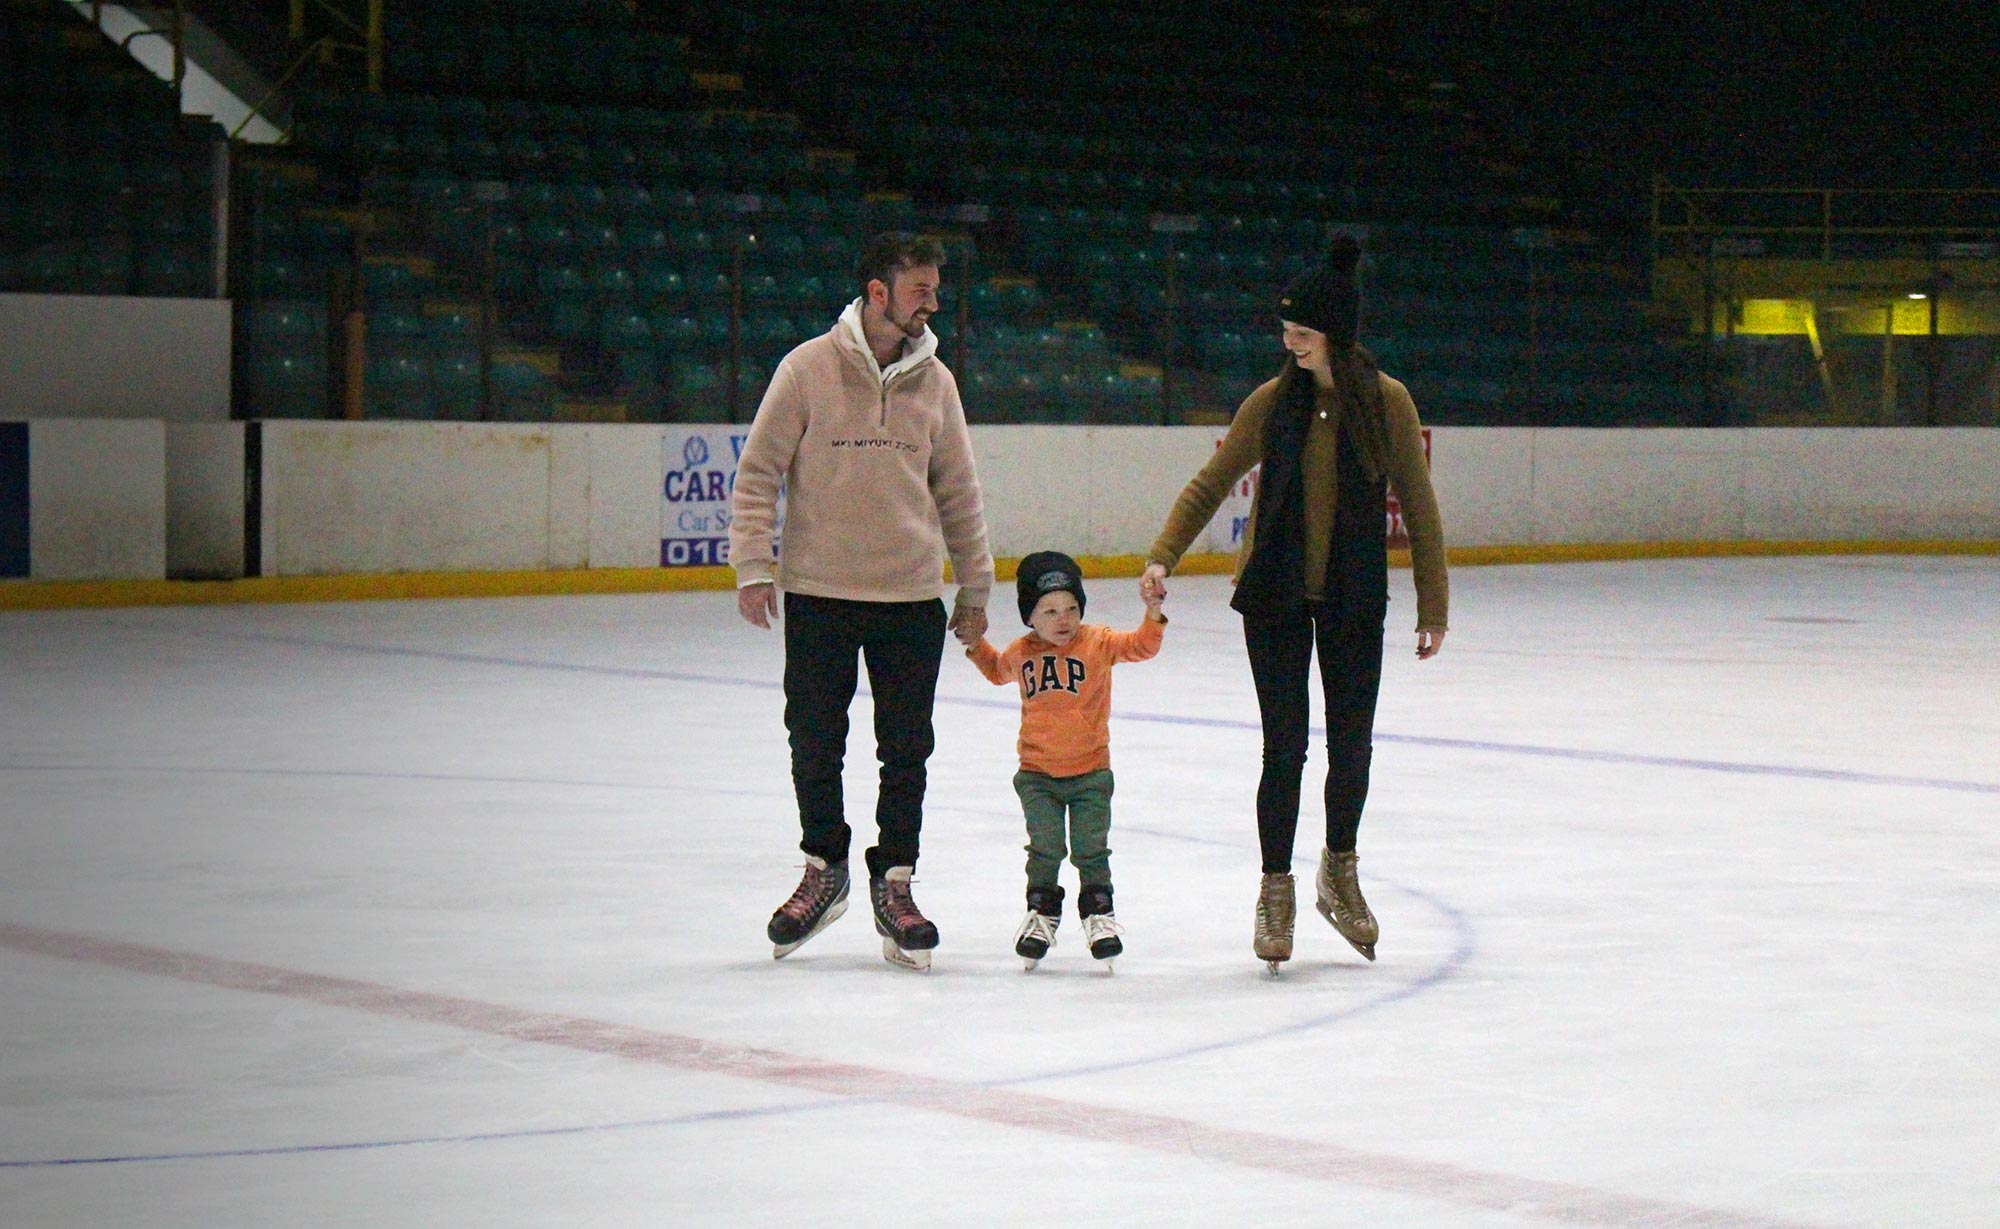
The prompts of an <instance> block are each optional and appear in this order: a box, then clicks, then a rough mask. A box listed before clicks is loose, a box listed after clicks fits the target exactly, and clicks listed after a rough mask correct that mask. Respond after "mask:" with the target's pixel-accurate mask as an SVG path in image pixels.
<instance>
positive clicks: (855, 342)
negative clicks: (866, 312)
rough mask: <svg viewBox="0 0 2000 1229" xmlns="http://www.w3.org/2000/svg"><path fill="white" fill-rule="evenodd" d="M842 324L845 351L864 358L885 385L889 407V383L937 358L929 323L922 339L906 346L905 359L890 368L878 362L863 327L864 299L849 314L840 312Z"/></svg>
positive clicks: (841, 330) (853, 304)
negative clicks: (862, 305) (862, 310)
mask: <svg viewBox="0 0 2000 1229" xmlns="http://www.w3.org/2000/svg"><path fill="white" fill-rule="evenodd" d="M840 325H841V327H840V338H841V340H842V341H843V342H844V343H846V346H845V348H846V349H847V350H848V351H850V352H851V353H853V354H855V355H856V356H858V357H859V358H860V360H861V362H862V363H863V364H864V365H865V366H866V367H867V368H868V372H869V374H870V375H872V376H874V377H875V382H876V383H878V384H880V385H881V386H882V388H883V390H884V391H883V394H882V395H883V398H884V403H885V404H886V401H887V397H888V391H887V390H888V387H889V381H891V380H893V379H895V378H896V377H897V376H899V375H901V374H903V373H904V372H906V371H908V370H910V369H911V368H912V367H915V366H917V365H918V364H920V363H924V362H928V361H929V360H930V359H932V358H934V357H936V356H937V349H938V339H937V334H936V333H933V332H931V326H930V325H928V324H927V325H925V326H924V335H923V336H922V337H919V338H917V339H916V340H915V341H905V342H904V343H903V357H901V358H899V359H897V360H896V361H895V362H893V363H891V364H889V365H888V366H887V367H884V366H882V364H880V363H878V362H876V361H875V351H874V350H873V349H871V348H870V347H869V345H868V335H867V333H865V332H863V331H862V328H861V300H860V299H858V298H857V299H855V300H854V302H852V303H849V304H848V305H847V310H846V311H843V312H841V313H840Z"/></svg>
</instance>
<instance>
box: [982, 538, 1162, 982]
mask: <svg viewBox="0 0 2000 1229" xmlns="http://www.w3.org/2000/svg"><path fill="white" fill-rule="evenodd" d="M1015 586H1016V588H1017V589H1018V591H1019V595H1020V599H1021V621H1022V622H1024V623H1026V624H1027V625H1028V626H1029V627H1031V628H1033V629H1034V630H1033V631H1032V632H1031V633H1030V634H1028V635H1026V636H1023V637H1021V638H1020V639H1019V640H1016V641H1015V642H1014V643H1012V644H1010V645H1008V646H1007V647H1006V648H1005V649H1004V650H1001V651H999V652H995V651H994V649H993V646H992V645H990V644H987V643H986V639H985V637H983V636H981V637H979V638H978V639H977V641H976V642H973V641H970V640H969V641H968V642H967V647H966V650H965V655H966V656H967V657H970V658H971V659H972V663H973V664H974V665H976V666H978V667H979V672H980V673H981V674H984V675H985V676H986V677H987V678H988V679H989V680H991V681H992V682H994V683H996V684H1005V683H1008V682H1018V683H1019V684H1020V686H1021V743H1020V750H1021V771H1019V772H1017V773H1015V774H1014V792H1015V793H1017V794H1019V795H1020V796H1021V810H1022V812H1023V814H1025V816H1026V817H1027V821H1028V916H1027V917H1026V918H1024V919H1023V920H1022V922H1021V929H1020V931H1019V933H1017V934H1016V935H1015V936H1014V951H1015V952H1016V953H1017V954H1019V955H1020V956H1022V957H1024V958H1025V959H1026V960H1027V962H1028V967H1029V968H1031V969H1032V968H1034V967H1035V964H1036V963H1037V962H1038V961H1040V960H1041V958H1042V957H1043V956H1046V955H1048V952H1049V948H1051V947H1053V946H1054V945H1055V941H1056V926H1057V924H1058V923H1059V922H1061V920H1062V903H1063V890H1062V886H1061V885H1060V884H1058V883H1057V882H1056V872H1057V871H1058V870H1059V869H1061V867H1062V860H1063V855H1064V852H1065V849H1064V843H1063V837H1064V832H1065V828H1067V832H1068V837H1069V844H1068V853H1069V857H1070V860H1071V861H1072V862H1074V863H1075V864H1076V872H1077V880H1078V883H1077V894H1076V911H1077V914H1078V916H1079V917H1080V918H1081V919H1082V921H1083V935H1084V941H1085V942H1087V943H1088V944H1089V945H1090V954H1091V955H1092V956H1095V957H1096V958H1097V959H1099V960H1109V959H1110V958H1111V957H1113V956H1116V955H1118V954H1119V953H1120V952H1122V951H1124V950H1125V945H1124V942H1123V941H1122V940H1121V939H1119V937H1118V936H1119V934H1120V933H1121V932H1120V930H1119V926H1118V919H1117V917H1116V916H1115V915H1113V913H1112V911H1111V848H1110V845H1109V844H1108V841H1109V839H1110V834H1111V725H1110V718H1111V667H1112V666H1113V665H1115V664H1116V663H1118V662H1121V661H1144V660H1146V659H1147V658H1148V657H1151V656H1152V655H1153V654H1155V653H1157V652H1159V651H1160V640H1161V637H1162V636H1163V635H1164V634H1165V629H1166V623H1167V619H1166V616H1165V615H1163V614H1161V613H1160V600H1161V599H1160V597H1158V596H1150V597H1148V598H1147V599H1146V615H1145V618H1144V619H1143V620H1142V621H1141V622H1140V624H1139V627H1138V630H1136V631H1130V632H1118V631H1113V630H1111V629H1110V628H1108V627H1104V626H1102V625H1100V624H1096V623H1085V622H1084V621H1083V573H1082V572H1080V571H1078V569H1077V566H1076V560H1074V559H1072V558H1070V557H1069V556H1068V555H1065V554H1061V553H1059V552H1057V551H1037V552H1036V553H1034V554H1032V555H1029V556H1028V557H1027V558H1025V559H1023V560H1021V566H1020V569H1019V571H1018V574H1017V576H1016V579H1015ZM1149 592H1150V591H1149ZM1065 812H1067V824H1065Z"/></svg>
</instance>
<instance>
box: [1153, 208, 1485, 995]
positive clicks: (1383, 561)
mask: <svg viewBox="0 0 2000 1229" xmlns="http://www.w3.org/2000/svg"><path fill="white" fill-rule="evenodd" d="M1359 257H1360V249H1359V248H1358V247H1357V246H1356V244H1355V243H1354V241H1353V240H1352V239H1348V238H1345V237H1342V238H1338V239H1336V240H1334V242H1333V245H1332V246H1331V247H1330V248H1329V249H1328V252H1327V257H1326V262H1325V263H1324V264H1322V265H1321V266H1320V267H1318V268H1316V269H1314V270H1312V271H1311V272H1309V273H1307V274H1306V275H1304V276H1303V277H1301V278H1299V279H1298V280H1297V281H1295V282H1293V283H1292V285H1291V286H1290V287H1289V288H1287V290H1286V291H1285V294H1284V297H1283V298H1281V299H1279V300H1278V315H1279V318H1280V321H1281V323H1282V325H1283V329H1284V344H1285V350H1286V351H1287V357H1286V359H1285V365H1284V367H1283V368H1282V369H1281V370H1280V371H1279V373H1278V375H1277V377H1276V378H1275V379H1272V380H1269V381H1267V382H1265V383H1264V384H1263V385H1261V386H1260V387H1259V388H1257V390H1256V391H1254V392H1252V393H1251V394H1250V396H1249V397H1247V398H1246V399H1245V400H1244V402H1243V405H1242V407H1241V408H1240V409H1238V410H1237V412H1236V418H1235V421H1234V422H1233V423H1231V425H1230V428H1229V434H1228V435H1227V437H1225V438H1224V439H1223V441H1222V446H1221V447H1220V448H1218V449H1217V450H1216V453H1215V456H1214V457H1213V458H1212V459H1211V460H1210V461H1209V462H1208V464H1207V465H1204V466H1203V467H1202V469H1201V472H1200V473H1198V474H1196V475H1195V476H1194V479H1193V480H1192V481H1191V482H1189V483H1188V485H1187V489H1185V490H1183V491H1182V492H1181V495H1180V498H1179V499H1177V500H1175V501H1174V507H1173V511H1172V512H1170V513H1169V514H1168V516H1167V524H1166V527H1165V528H1164V529H1162V530H1161V531H1160V536H1159V538H1158V540H1157V541H1155V542H1154V543H1153V547H1152V549H1151V551H1149V552H1148V554H1147V564H1146V569H1145V572H1144V573H1143V574H1142V575H1141V577H1140V581H1139V588H1140V593H1141V595H1142V596H1145V597H1150V596H1151V595H1153V594H1164V593H1165V591H1166V583H1165V582H1166V577H1167V575H1168V574H1169V573H1170V572H1172V571H1173V569H1174V566H1175V565H1176V564H1177V563H1179V562H1180V558H1181V555H1182V553H1183V552H1185V551H1186V550H1187V547H1188V543H1190V542H1191V541H1193V540H1194V536H1195V535H1196V534H1197V533H1200V532H1201V531H1202V529H1203V528H1204V527H1205V526H1207V524H1208V522H1209V519H1210V518H1211V517H1213V516H1214V515H1215V510H1216V508H1217V507H1218V506H1219V505H1220V504H1221V502H1222V498H1223V496H1224V495H1225V494H1227V493H1228V491H1229V490H1230V488H1231V487H1233V486H1234V485H1235V484H1236V483H1237V482H1238V481H1239V480H1240V479H1241V478H1242V477H1243V475H1244V474H1246V473H1248V472H1249V471H1250V469H1251V467H1252V466H1257V465H1261V466H1262V467H1263V468H1262V470H1261V471H1260V476H1259V478H1258V483H1257V496H1256V502H1255V504H1254V505H1253V507H1252V509H1251V514H1250V524H1249V527H1248V528H1247V529H1246V530H1245V531H1244V534H1243V546H1242V549H1241V551H1240V552H1239V553H1238V555H1237V562H1236V594H1235V596H1234V597H1233V598H1232V599H1231V601H1230V605H1231V606H1232V607H1234V608H1235V609H1236V610H1237V611H1238V612H1239V613H1240V614H1242V616H1243V638H1244V641H1245V643H1246V644H1247V645H1248V647H1249V650H1250V673H1251V677H1252V678H1253V679H1254V680H1255V683H1256V687H1257V707H1258V709H1259V711H1260V713H1261V715H1262V717H1263V725H1264V775H1263V779H1262V781H1261V782H1260V783H1259V784H1258V786H1257V836H1258V841H1259V843H1260V844H1261V845H1262V847H1263V860H1264V877H1263V881H1262V883H1261V885H1260V886H1259V889H1258V892H1257V929H1256V939H1255V949H1256V952H1257V957H1258V959H1260V960H1264V961H1266V962H1268V963H1269V964H1270V966H1271V971H1272V972H1273V973H1275V972H1277V971H1278V966H1279V964H1280V963H1281V962H1283V961H1286V960H1289V959H1291V956H1292V925H1293V919H1294V916H1295V913H1296V904H1295V895H1294V885H1293V879H1292V873H1291V871H1292V844H1293V839H1294V837H1295V836H1296V834H1297V831H1298V823H1299V781H1300V778H1301V777H1302V776H1303V774H1304V771H1305V762H1306V734H1307V694H1308V693H1307V685H1308V679H1309V674H1310V669H1311V664H1312V655H1313V649H1314V646H1315V645H1317V646H1318V649H1319V663H1320V665H1319V671H1320V683H1321V686H1322V687H1323V688H1324V689H1325V692H1326V729H1327V753H1328V754H1327V759H1328V764H1327V774H1326V845H1325V848H1324V849H1322V850H1321V853H1320V864H1319V875H1318V878H1317V881H1316V883H1315V888H1316V892H1315V895H1316V897H1317V906H1318V909H1319V912H1320V914H1321V916H1323V917H1325V918H1326V920H1327V921H1329V922H1331V923H1332V924H1333V926H1334V929H1336V930H1338V931H1339V932H1340V934H1341V937H1342V938H1344V939H1346V940H1347V941H1348V942H1349V943H1351V944H1353V945H1354V948H1355V950H1357V951H1359V952H1360V953H1361V954H1362V955H1363V956H1366V957H1367V958H1368V959H1370V960H1373V959H1375V942H1376V939H1377V937H1378V927H1377V925H1376V922H1375V917H1374V915H1373V914H1372V913H1370V912H1369V909H1368V902H1367V900H1366V899H1364V898H1363V897H1362V895H1361V883H1360V880H1359V878H1358V877H1357V875H1356V869H1355V852H1354V846H1355V834H1356V831H1357V829H1358V828H1359V827H1360V823H1361V808H1362V804H1363V803H1364V802H1365V801H1366V800H1367V796H1368V763H1369V757H1370V752H1371V742H1372V737H1373V730H1374V725H1375V697H1376V693H1377V691H1378V690H1379V688H1380V686H1381V681H1382V627H1383V621H1384V616H1385V615H1386V614H1387V608H1388V601H1389V581H1388V547H1387V542H1386V536H1387V535H1386V532H1385V530H1386V524H1387V521H1386V517H1385V514H1384V499H1385V496H1386V494H1387V491H1388V489H1390V488H1393V489H1394V490H1395V492H1396V495H1397V497H1398V498H1399V499H1400V500H1401V501H1402V506H1403V518H1404V521H1405V523H1406V524H1407V525H1408V527H1409V533H1410V554H1411V558H1412V562H1413V565H1414V569H1415V572H1416V586H1417V657H1418V658H1419V659H1428V658H1430V657H1433V656H1435V655H1436V654H1437V652H1438V650H1439V648H1441V647H1442V646H1443V644H1444V637H1445V610H1446V601H1447V585H1446V579H1445V566H1444V529H1443V525H1442V523H1441V522H1440V519H1439V517H1438V510H1437V500H1436V497H1435V496H1434V495H1433V494H1432V493H1431V483H1430V472H1429V468H1428V466H1427V463H1426V460H1425V457H1424V446H1423V427H1422V424H1420V423H1419V422H1418V421H1417V409H1416V405H1415V404H1414V403H1413V402H1412V401H1411V400H1410V394H1409V390H1407V389H1405V388H1404V387H1403V385H1402V384H1401V383H1400V382H1398V381H1396V380H1392V379H1390V378H1389V377H1388V376H1386V375H1383V374H1382V373H1381V372H1380V371H1379V370H1378V369H1377V368H1376V366H1375V360H1374V358H1373V356H1371V355H1370V354H1369V353H1368V351H1366V350H1364V349H1362V348H1361V346H1360V345H1359V344H1358V343H1357V340H1356V324H1357V320H1358V317H1359V314H1360V298H1359V294H1358V292H1357V287H1356V284H1355V265H1356V263H1357V261H1358V260H1359Z"/></svg>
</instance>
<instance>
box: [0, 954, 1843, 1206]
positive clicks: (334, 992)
mask: <svg viewBox="0 0 2000 1229" xmlns="http://www.w3.org/2000/svg"><path fill="white" fill-rule="evenodd" d="M0 947H7V948H12V949H13V950H15V951H18V952H26V953H30V954H33V955H38V956H48V957H53V958H55V959H59V960H71V961H76V962H79V963H83V964H93V965H102V966H106V967H109V968H114V969H123V970H125V971H127V972H131V973H142V974H146V975H149V976H154V977H167V978H172V979H174V980H176V981H183V982H192V983H194V984H197V985H203V986H215V987H220V988H222V989H226V990H244V991H250V992H252V993H256V994H269V995H276V996H278V997H281V998H287V999H295V1000H299V1001H302V1002H308V1003H318V1004H321V1005H323V1006H327V1007H340V1008H345V1009H348V1010H350V1011H361V1012H367V1013H369V1014H371V1015H376V1016H386V1017H388V1018H391V1019H397V1020H409V1021H415V1022H418V1023H424V1024H442V1025H449V1026H451V1027H454V1028H461V1029H466V1030H468V1031H471V1032H476V1033H484V1034H487V1035H489V1036H494V1037H505V1038H509V1039H512V1040H516V1041H533V1042H540V1043H541V1044H543V1045H551V1046H561V1047H563V1048H565V1049H570V1050H580V1051H583V1052H586V1053H591V1054H605V1055H612V1056H615V1057H618V1058H624V1059H629V1060H631V1061H634V1062H646V1063H654V1064H658V1065H660V1066H666V1067H674V1068H678V1069H681V1070H687V1071H701V1072H708V1073H713V1074H717V1075H731V1076H737V1077H739V1078H742V1079H746V1080H759V1081H762V1082H764V1083H767V1084H780V1085H784V1086H786V1087H789V1088H803V1089H809V1090H811V1091H814V1092H820V1093H829V1094H832V1095H835V1096H843V1097H856V1098H862V1099H866V1100H871V1101H878V1102H886V1103H892V1104H898V1105H903V1106H907V1107H909V1108H911V1109H921V1110H929V1111H931V1112H933V1113H939V1114H949V1115H951V1116H953V1117H957V1118H965V1119H970V1120H972V1121H975V1122H986V1123H993V1124H996V1125H999V1126H1007V1127H1018V1128H1021V1129H1024V1130H1031V1131H1040V1132H1042V1133H1044V1134H1049V1135H1062V1136H1068V1137H1071V1138H1074V1139H1083V1140H1091V1141H1095V1142H1099V1143H1110V1144H1122V1145H1125V1146H1127V1147H1132V1148H1142V1149H1145V1150H1146V1151H1149V1152H1156V1153H1163V1154H1166V1155H1169V1156H1176V1157H1187V1158H1190V1159H1193V1160H1198V1161H1206V1162H1221V1163H1225V1164H1230V1165H1237V1166H1242V1167H1244V1168H1248V1169H1256V1170H1262V1171H1265V1172H1269V1173H1279V1174H1286V1175H1288V1176H1291V1177H1295V1178H1306V1179H1311V1180H1315V1181H1321V1182H1341V1183H1348V1184H1351V1185H1354V1186H1360V1187H1367V1188H1370V1189H1374V1190H1380V1191H1391V1192H1394V1193H1397V1194H1402V1195H1413V1196H1417V1197H1419V1198H1423V1199H1431V1200H1437V1201H1439V1202H1443V1203H1450V1204H1457V1205H1460V1206H1463V1207H1472V1208H1482V1209H1489V1210H1492V1211H1499V1212H1506V1213H1511V1214H1513V1215H1517V1216H1524V1217H1533V1218H1537V1219H1541V1220H1547V1221H1552V1222H1555V1223H1557V1224H1564V1225H1602V1226H1616V1227H1618V1229H1644V1227H1653V1229H1669V1227H1671V1229H1805V1226H1803V1225H1801V1224H1800V1223H1798V1222H1794V1221H1785V1220H1775V1219H1772V1218H1769V1217H1763V1216H1757V1215H1754V1214H1748V1213H1742V1212H1729V1211H1723V1210H1719V1209H1710V1208H1701V1207H1696V1206H1694V1205H1690V1204H1677V1203H1671V1202H1668V1201H1664V1200H1657V1199H1647V1198H1643V1197H1639V1196H1632V1195H1620V1194H1617V1193H1615V1192H1611V1191H1603V1190H1596V1189H1594V1188H1591V1187H1587V1186H1577V1185H1572V1184H1570V1183H1564V1182H1548V1181H1542V1180H1540V1179H1536V1178H1527V1177H1520V1176H1516V1175H1510V1174H1501V1173H1488V1172H1484V1171H1481V1170H1477V1169H1470V1168H1466V1167H1464V1166H1459V1165H1451V1164H1446V1163H1443V1162H1439V1161H1422V1160H1412V1159H1409V1158H1405V1157H1397V1156H1390V1155H1387V1154H1383V1153H1375V1152H1366V1151H1362V1150H1360V1149H1355V1148H1343V1147H1340V1146H1338V1145H1334V1144H1325V1143H1318V1142H1315V1141H1311V1140H1301V1139H1293V1138H1289V1137H1286V1136H1281V1135H1272V1134H1267V1133H1264V1132H1261V1131H1243V1130H1236V1129H1232V1128H1229V1127H1220V1126H1212V1125H1209V1124H1207V1123H1202V1122H1196V1121H1193V1120H1191V1119H1186V1118H1174V1117H1170V1116H1167V1115H1163V1114H1145V1113H1139V1112H1136V1111H1133V1110H1123V1109H1116V1108H1113V1107H1110V1106H1103V1105H1092V1104H1089V1103H1087V1102H1081V1101H1072V1100H1066V1099H1063V1098H1060V1097H1051V1096H1045V1095H1042V1094H1039V1093H1028V1092H1019V1091H1015V1090H1012V1089H1005V1088H981V1087H979V1086H977V1085H975V1084H968V1083H961V1082H959V1081H955V1080H948V1079H939V1078H937V1077H934V1076H923V1075H915V1074H911V1073H908V1072H901V1071H889V1070H884V1069H881V1068H876V1067H863V1066H857V1065H855V1064H851V1063H836V1062H825V1061H822V1060H820V1059H815V1058H806V1057H803V1056H800V1055H795V1054H786V1053H782V1052H780V1051H777V1050H762V1049H757V1048H755V1047H751V1046H740V1045H731V1044H728V1043H726V1042H717V1041H706V1040H703V1039H701V1038H697V1037H683V1036H679V1035H676V1034H673V1033H663V1032H658V1031H655V1030H653V1029H646V1028H638V1027H634V1026H632V1025H627V1024H617V1023H614V1022H612V1021H608V1020H593V1019H590V1018H588V1017H584V1016H570V1015H564V1014H561V1013H559V1012H543V1011H527V1010H524V1009H521V1008H518V1007H508V1006H505V1005H504V1004H500V1003H487V1002H482V1001H480V1000H477V999H466V998H458V997H456V996H453V995H446V994H432V993H428V992H426V991H422V990H404V989H398V988H397V987H394V986H385V985H380V984H378V983H375V982H365V981H355V980H352V979H350V978H344V977H327V976H324V975H321V974H317V973H304V972H300V971H298V970H295V969H286V968H280V967H277V966H275V965H268V964H255V963H250V962H247V961H240V960H224V959H220V958H218V957H214V956H203V955H200V954H197V953H192V952H179V951H173V950H170V949H167V948H159V947H147V946H143V945H141V944H136V943H122V942H119V941H117V940H114V939H104V938H98V937H96V936H93V935H85V934H76V933H70V932H65V931H55V930H43V929H40V928H37V927H32V926H18V925H13V924H10V923H4V922H0Z"/></svg>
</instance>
